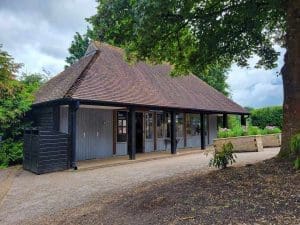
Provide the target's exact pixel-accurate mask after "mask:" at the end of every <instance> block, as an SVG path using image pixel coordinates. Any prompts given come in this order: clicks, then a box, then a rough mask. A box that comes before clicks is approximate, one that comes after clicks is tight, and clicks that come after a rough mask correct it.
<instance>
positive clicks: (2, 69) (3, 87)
mask: <svg viewBox="0 0 300 225" xmlns="http://www.w3.org/2000/svg"><path fill="white" fill-rule="evenodd" d="M1 47H2V46H0V136H1V138H2V140H3V141H2V142H1V143H0V167H5V166H8V165H10V164H14V163H19V162H21V160H22V134H23V129H24V127H25V126H26V125H27V123H26V121H24V115H25V113H26V112H27V111H28V110H29V109H30V107H31V104H32V102H33V100H34V97H33V93H34V92H35V91H36V90H37V89H38V88H39V87H40V85H41V83H43V82H44V77H43V76H42V75H41V74H23V75H22V77H21V80H20V81H19V80H17V79H16V74H17V72H18V70H19V68H20V67H21V64H17V63H15V62H14V59H13V58H12V57H11V56H10V55H9V54H8V53H7V52H6V51H3V50H2V48H1Z"/></svg>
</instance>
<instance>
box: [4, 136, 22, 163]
mask: <svg viewBox="0 0 300 225" xmlns="http://www.w3.org/2000/svg"><path fill="white" fill-rule="evenodd" d="M22 160H23V142H21V141H14V140H13V139H11V138H9V139H6V140H5V141H3V142H1V144H0V168H4V167H7V166H10V165H15V164H19V163H22Z"/></svg>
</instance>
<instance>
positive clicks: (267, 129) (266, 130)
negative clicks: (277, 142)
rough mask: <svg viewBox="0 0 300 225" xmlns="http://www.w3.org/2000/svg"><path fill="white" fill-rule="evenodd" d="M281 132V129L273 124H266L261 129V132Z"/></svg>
mask: <svg viewBox="0 0 300 225" xmlns="http://www.w3.org/2000/svg"><path fill="white" fill-rule="evenodd" d="M278 133H281V130H280V129H279V128H278V127H274V126H266V127H265V129H263V130H262V134H278Z"/></svg>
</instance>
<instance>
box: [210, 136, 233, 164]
mask: <svg viewBox="0 0 300 225" xmlns="http://www.w3.org/2000/svg"><path fill="white" fill-rule="evenodd" d="M235 158H236V155H235V154H233V145H232V143H231V142H229V143H226V144H223V147H222V150H221V151H219V152H217V151H216V152H215V154H214V157H213V158H212V159H211V160H210V161H209V166H214V167H217V168H221V169H225V168H226V167H227V165H228V164H229V163H230V164H232V163H234V162H235Z"/></svg>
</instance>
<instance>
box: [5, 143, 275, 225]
mask: <svg viewBox="0 0 300 225" xmlns="http://www.w3.org/2000/svg"><path fill="white" fill-rule="evenodd" d="M278 151H279V148H269V149H265V150H264V151H262V152H255V153H238V154H237V157H238V158H237V164H236V165H245V164H248V163H255V162H258V161H261V160H264V159H268V158H271V157H273V156H275V155H276V154H277V153H278ZM210 158H211V156H210V155H208V156H206V155H205V154H203V153H195V154H190V155H184V156H179V157H174V158H173V157H172V158H165V159H159V160H154V161H148V162H140V163H134V164H128V165H120V166H114V167H107V168H99V169H94V170H87V171H80V170H78V171H64V172H57V173H51V174H44V175H39V176H37V175H34V174H32V173H30V172H27V171H21V172H20V173H19V174H18V176H17V177H16V178H15V179H14V181H13V183H12V185H11V188H10V190H9V191H8V193H7V195H6V196H5V197H4V199H3V201H2V202H0V224H16V223H18V222H21V221H22V220H25V219H30V218H32V217H38V216H42V215H45V214H50V213H55V212H58V211H61V210H63V209H67V208H71V207H75V206H78V205H81V204H83V203H87V202H89V201H91V200H93V198H94V197H95V196H101V195H103V196H104V195H108V194H112V193H114V192H122V191H125V190H127V189H128V188H132V187H135V186H137V185H140V184H142V183H143V182H149V181H154V180H159V179H163V178H167V177H171V176H175V175H180V174H183V173H187V172H191V171H195V170H201V171H203V172H207V171H209V170H212V168H209V167H208V161H209V159H210ZM1 172H2V171H0V174H1Z"/></svg>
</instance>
